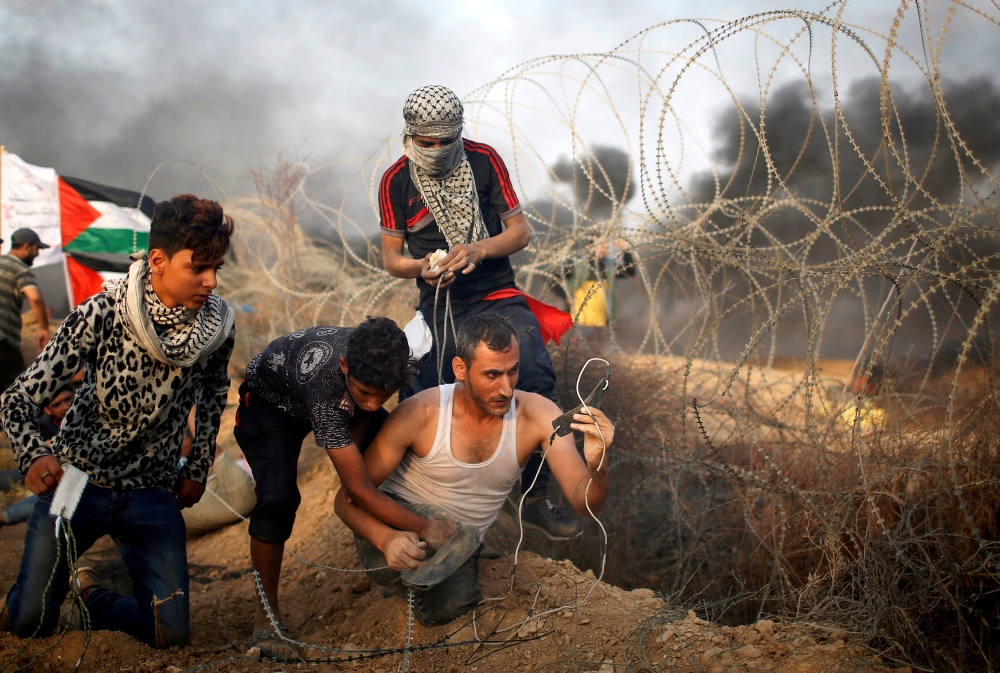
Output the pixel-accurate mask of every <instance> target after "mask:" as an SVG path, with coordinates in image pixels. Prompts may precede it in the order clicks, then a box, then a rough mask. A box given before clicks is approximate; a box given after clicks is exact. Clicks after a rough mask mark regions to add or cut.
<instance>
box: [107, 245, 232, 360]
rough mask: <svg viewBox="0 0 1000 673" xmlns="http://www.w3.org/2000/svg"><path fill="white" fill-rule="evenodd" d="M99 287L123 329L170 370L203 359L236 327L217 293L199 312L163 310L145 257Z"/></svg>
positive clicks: (211, 296) (220, 344) (142, 256)
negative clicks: (113, 306) (122, 275)
mask: <svg viewBox="0 0 1000 673" xmlns="http://www.w3.org/2000/svg"><path fill="white" fill-rule="evenodd" d="M133 257H136V256H133ZM102 287H103V289H105V290H107V291H109V292H110V293H111V294H112V295H113V296H114V297H115V301H116V306H117V311H118V317H119V319H120V320H121V321H122V325H123V326H124V327H125V331H126V332H128V334H129V335H130V336H131V337H132V338H133V339H134V340H135V341H136V342H138V343H139V345H140V346H142V347H143V348H144V349H145V350H146V351H148V352H149V354H150V355H152V356H153V357H154V358H156V359H157V360H159V361H160V362H163V363H166V364H168V365H171V366H174V367H190V366H192V365H194V364H196V363H197V362H200V361H202V360H204V359H205V358H207V357H208V356H209V355H211V354H212V353H214V352H215V351H216V350H218V349H219V347H220V346H222V344H224V343H225V341H226V339H227V338H228V336H229V334H230V332H232V330H233V325H234V324H235V318H236V314H235V312H234V311H233V309H232V308H231V307H230V306H229V305H228V304H227V303H226V302H225V301H223V299H222V297H220V296H218V295H217V294H210V295H209V296H208V301H207V302H205V305H204V306H202V307H201V308H200V309H198V310H191V309H187V308H184V307H183V306H178V307H176V308H167V307H166V305H164V303H163V302H162V301H161V300H160V298H159V297H158V296H157V294H156V292H154V291H153V284H152V282H151V281H150V272H149V263H148V262H147V261H146V259H145V254H144V253H142V254H140V255H138V259H136V261H134V262H133V263H132V265H131V266H130V267H129V270H128V275H127V276H126V277H125V278H122V279H119V280H114V281H108V282H106V283H104V285H103V286H102Z"/></svg>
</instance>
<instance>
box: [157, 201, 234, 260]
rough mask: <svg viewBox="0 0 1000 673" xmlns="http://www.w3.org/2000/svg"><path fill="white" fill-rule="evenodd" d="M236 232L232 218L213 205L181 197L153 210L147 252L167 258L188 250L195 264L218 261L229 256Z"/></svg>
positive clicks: (163, 202) (215, 204) (162, 203)
mask: <svg viewBox="0 0 1000 673" xmlns="http://www.w3.org/2000/svg"><path fill="white" fill-rule="evenodd" d="M235 228H236V226H235V223H234V222H233V218H232V217H230V216H229V215H226V214H225V213H223V212H222V206H220V205H219V204H218V203H216V202H215V201H210V200H209V199H199V198H198V197H197V196H194V195H192V194H181V195H180V196H175V197H174V198H172V199H170V200H169V201H161V202H160V203H157V204H156V208H154V209H153V220H152V222H150V224H149V249H150V251H152V250H157V249H159V250H162V251H163V252H165V253H166V254H167V257H173V256H174V255H175V254H177V253H178V252H180V251H181V250H191V258H192V259H193V260H195V261H198V262H204V261H209V260H213V259H218V258H219V257H222V256H223V255H225V254H226V253H227V252H229V239H230V238H232V235H233V230H234V229H235Z"/></svg>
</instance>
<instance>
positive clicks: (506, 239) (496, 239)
mask: <svg viewBox="0 0 1000 673" xmlns="http://www.w3.org/2000/svg"><path fill="white" fill-rule="evenodd" d="M505 224H506V227H505V228H504V230H503V231H502V232H500V233H499V234H497V235H496V236H491V237H489V238H485V239H483V240H481V241H479V242H477V243H476V244H475V245H477V246H480V248H481V249H482V251H483V259H499V258H501V257H509V256H510V255H513V254H514V253H515V252H519V251H521V250H523V249H524V248H525V247H526V246H527V245H528V243H529V241H530V240H531V236H530V234H529V232H528V223H527V220H525V219H524V215H522V214H520V213H518V214H517V215H515V216H514V217H512V218H510V219H509V220H507V222H506V223H505Z"/></svg>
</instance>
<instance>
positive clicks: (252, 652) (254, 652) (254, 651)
mask: <svg viewBox="0 0 1000 673" xmlns="http://www.w3.org/2000/svg"><path fill="white" fill-rule="evenodd" d="M247 656H248V657H259V656H260V648H259V647H256V646H254V647H251V648H250V649H249V650H247Z"/></svg>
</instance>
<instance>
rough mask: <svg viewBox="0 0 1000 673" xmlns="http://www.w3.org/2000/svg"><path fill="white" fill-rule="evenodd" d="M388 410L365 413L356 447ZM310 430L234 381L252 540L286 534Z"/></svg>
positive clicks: (367, 440) (368, 439)
mask: <svg viewBox="0 0 1000 673" xmlns="http://www.w3.org/2000/svg"><path fill="white" fill-rule="evenodd" d="M388 415H389V412H387V411H386V410H385V409H379V410H378V411H376V412H374V413H372V414H369V415H368V426H367V427H366V428H365V435H364V439H363V440H362V442H361V446H359V447H358V449H359V450H360V451H362V452H363V451H364V450H365V449H366V448H368V445H369V444H371V443H372V441H373V440H374V439H375V435H377V434H378V431H379V429H380V428H381V427H382V423H383V422H384V421H385V418H386V416H388ZM359 420H360V419H359ZM310 432H312V423H310V422H309V421H306V420H303V419H301V418H295V417H294V416H292V415H290V414H288V413H286V412H284V411H282V410H281V409H279V408H277V407H275V406H273V405H271V404H268V403H267V402H265V401H264V400H263V399H261V398H260V397H259V396H256V395H254V393H252V392H250V391H249V390H247V387H246V383H245V382H244V383H243V385H241V386H240V407H239V409H238V410H237V412H236V428H235V429H234V430H233V435H234V436H235V437H236V442H237V444H239V445H240V449H242V451H243V455H244V456H246V459H247V463H248V464H249V465H250V469H251V470H252V471H253V477H254V480H255V481H256V482H257V485H256V487H255V489H254V490H255V491H256V494H257V504H256V505H255V506H254V508H253V511H252V512H251V513H250V537H252V538H254V539H255V540H260V541H261V542H266V543H268V544H284V543H285V540H287V539H288V538H289V537H291V535H292V526H293V525H294V524H295V512H296V511H297V510H298V508H299V504H300V503H301V502H302V496H301V494H300V493H299V487H298V484H297V483H296V476H297V474H298V463H299V452H300V451H301V450H302V440H304V439H305V438H306V435H308V434H309V433H310Z"/></svg>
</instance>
